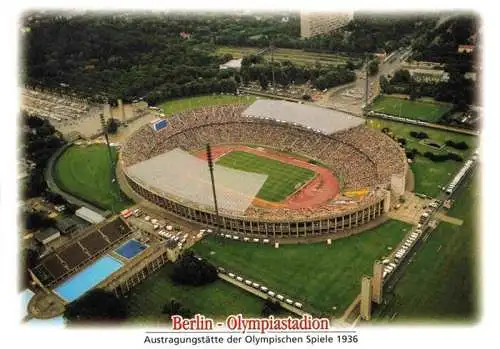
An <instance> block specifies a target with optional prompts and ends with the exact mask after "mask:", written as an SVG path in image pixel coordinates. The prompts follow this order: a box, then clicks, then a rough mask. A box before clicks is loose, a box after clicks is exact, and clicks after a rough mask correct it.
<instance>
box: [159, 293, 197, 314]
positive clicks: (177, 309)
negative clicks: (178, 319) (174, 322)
mask: <svg viewBox="0 0 500 349" xmlns="http://www.w3.org/2000/svg"><path fill="white" fill-rule="evenodd" d="M162 313H163V314H166V315H168V316H172V315H180V316H182V317H183V318H190V317H193V313H192V312H191V311H190V310H189V309H187V308H185V307H183V305H182V304H181V303H180V302H178V301H177V300H175V299H174V298H172V299H171V300H170V302H168V303H167V304H165V305H164V306H163V309H162Z"/></svg>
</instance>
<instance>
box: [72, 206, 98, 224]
mask: <svg viewBox="0 0 500 349" xmlns="http://www.w3.org/2000/svg"><path fill="white" fill-rule="evenodd" d="M75 215H76V216H77V217H80V218H81V219H83V220H86V221H87V222H89V223H92V224H98V223H101V222H102V221H104V220H105V218H104V217H103V216H101V215H100V214H99V213H97V212H94V211H92V210H91V209H88V208H86V207H80V208H79V209H78V210H76V211H75Z"/></svg>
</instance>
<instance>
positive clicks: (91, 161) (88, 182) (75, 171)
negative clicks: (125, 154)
mask: <svg viewBox="0 0 500 349" xmlns="http://www.w3.org/2000/svg"><path fill="white" fill-rule="evenodd" d="M111 150H112V155H113V161H114V162H116V160H117V153H116V150H115V148H111ZM54 178H55V180H56V183H57V185H58V186H59V187H60V188H61V189H62V190H64V191H67V192H69V193H71V194H72V195H75V196H77V197H79V198H81V199H83V200H85V201H88V202H89V203H91V204H94V205H96V206H97V207H100V208H102V209H105V210H112V211H114V212H119V211H121V210H123V209H125V208H126V207H128V206H130V205H131V202H130V201H129V200H128V199H127V198H126V197H124V196H123V195H121V192H120V187H119V185H118V183H112V181H111V179H112V176H111V168H110V166H109V155H108V150H107V149H106V146H105V145H103V144H92V145H87V146H77V145H73V146H71V147H69V148H68V149H66V151H64V153H63V154H62V155H61V156H60V157H59V159H58V160H57V162H56V164H55V166H54Z"/></svg>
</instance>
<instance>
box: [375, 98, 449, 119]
mask: <svg viewBox="0 0 500 349" xmlns="http://www.w3.org/2000/svg"><path fill="white" fill-rule="evenodd" d="M452 107H453V106H452V105H451V104H448V103H440V102H436V101H426V100H416V101H410V100H408V99H405V98H400V97H394V96H380V97H378V98H377V99H376V100H375V101H374V102H373V104H372V106H371V110H373V111H374V112H378V113H385V114H390V115H395V116H401V117H404V118H409V119H416V120H422V121H427V122H437V121H439V119H441V117H442V116H443V115H444V114H446V113H447V112H448V111H450V110H451V108H452Z"/></svg>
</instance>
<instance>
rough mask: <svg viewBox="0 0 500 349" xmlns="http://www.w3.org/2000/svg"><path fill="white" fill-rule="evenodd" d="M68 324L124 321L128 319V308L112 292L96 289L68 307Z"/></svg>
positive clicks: (66, 317) (65, 313)
mask: <svg viewBox="0 0 500 349" xmlns="http://www.w3.org/2000/svg"><path fill="white" fill-rule="evenodd" d="M64 318H65V319H66V320H68V322H70V323H71V322H83V323H85V322H91V321H122V320H125V319H126V318H127V306H126V304H125V303H124V302H123V300H122V299H121V298H118V297H116V296H115V295H114V293H112V292H108V291H105V290H103V289H100V288H96V289H94V290H91V291H89V292H87V293H85V294H84V295H83V296H82V297H81V298H79V299H77V300H75V301H73V302H71V303H70V304H68V305H67V306H66V310H65V311H64Z"/></svg>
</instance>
